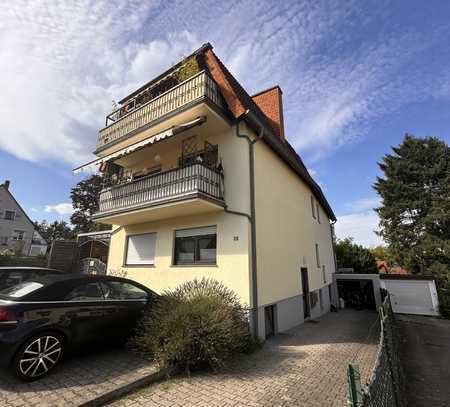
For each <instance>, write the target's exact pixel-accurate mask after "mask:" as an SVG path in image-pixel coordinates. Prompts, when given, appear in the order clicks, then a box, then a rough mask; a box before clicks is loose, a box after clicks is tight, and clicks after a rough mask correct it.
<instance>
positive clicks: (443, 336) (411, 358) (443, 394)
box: [397, 315, 450, 407]
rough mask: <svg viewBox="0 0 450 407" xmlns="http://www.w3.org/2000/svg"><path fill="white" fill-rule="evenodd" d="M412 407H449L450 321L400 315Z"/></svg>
mask: <svg viewBox="0 0 450 407" xmlns="http://www.w3.org/2000/svg"><path fill="white" fill-rule="evenodd" d="M397 321H398V324H399V328H400V333H401V338H402V346H401V350H402V353H401V356H402V362H403V367H404V370H405V376H406V396H407V398H408V405H409V406H411V407H429V406H433V407H448V406H450V321H448V320H444V319H437V318H430V317H422V316H418V315H414V316H412V315H398V316H397Z"/></svg>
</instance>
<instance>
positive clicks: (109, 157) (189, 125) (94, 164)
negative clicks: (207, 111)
mask: <svg viewBox="0 0 450 407" xmlns="http://www.w3.org/2000/svg"><path fill="white" fill-rule="evenodd" d="M205 122H206V117H205V116H201V117H197V118H196V119H195V120H192V121H190V122H187V123H183V124H181V125H179V126H174V127H171V128H170V129H168V130H165V131H162V132H161V133H158V134H154V135H153V136H150V137H148V138H146V139H144V140H141V141H138V142H137V143H134V144H131V145H130V146H127V147H124V148H121V149H120V150H118V151H115V152H114V153H111V154H108V155H105V156H104V157H101V158H97V159H96V160H93V161H90V162H88V163H86V164H83V165H80V166H79V167H77V168H74V169H73V170H72V171H73V173H74V174H78V173H79V172H81V171H84V170H87V169H91V170H94V171H96V170H97V167H98V166H99V165H100V164H101V163H105V162H107V161H111V160H114V159H117V158H120V157H123V156H125V155H128V154H130V153H132V152H134V151H136V150H140V149H141V148H144V147H146V146H149V145H151V144H154V143H156V142H158V141H161V140H164V139H166V138H168V137H172V136H174V135H175V134H178V133H181V132H183V131H186V130H188V129H190V128H192V127H195V126H200V125H201V124H203V123H205Z"/></svg>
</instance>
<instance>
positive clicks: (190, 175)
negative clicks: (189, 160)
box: [93, 163, 225, 225]
mask: <svg viewBox="0 0 450 407" xmlns="http://www.w3.org/2000/svg"><path fill="white" fill-rule="evenodd" d="M224 205H225V203H224V197H223V182H222V174H221V173H220V172H219V171H217V170H215V169H212V168H210V167H208V166H206V165H204V164H200V163H195V164H191V165H188V166H184V167H179V168H175V169H172V170H168V171H164V172H161V173H158V174H156V175H150V176H146V177H143V178H140V179H138V180H136V181H132V182H128V183H125V184H123V185H118V186H113V187H108V188H106V189H104V190H103V191H101V192H100V196H99V211H98V212H97V213H96V214H95V215H94V216H93V218H94V219H95V220H98V221H100V222H102V223H110V224H117V225H122V224H131V223H134V222H136V223H138V222H143V221H153V220H158V219H163V218H168V217H174V216H185V215H189V214H196V213H201V212H205V211H211V210H222V209H223V207H224ZM131 213H134V215H132V214H131ZM136 213H138V214H139V216H138V217H136Z"/></svg>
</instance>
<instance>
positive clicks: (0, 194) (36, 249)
mask: <svg viewBox="0 0 450 407" xmlns="http://www.w3.org/2000/svg"><path fill="white" fill-rule="evenodd" d="M9 188H10V182H9V181H5V182H4V183H3V184H0V252H4V251H5V250H9V251H13V252H15V253H20V254H22V255H25V256H37V255H38V254H45V253H46V251H47V242H46V241H45V240H44V239H43V238H42V236H41V235H40V234H39V233H38V232H37V231H36V230H35V228H34V224H33V222H32V220H31V219H30V218H29V217H28V215H27V214H26V213H25V211H24V210H23V209H22V207H21V206H20V205H19V203H18V202H17V201H16V199H15V198H14V196H13V195H12V193H11V191H10V189H9Z"/></svg>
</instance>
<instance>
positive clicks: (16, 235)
mask: <svg viewBox="0 0 450 407" xmlns="http://www.w3.org/2000/svg"><path fill="white" fill-rule="evenodd" d="M24 234H25V232H24V231H23V230H15V231H14V232H13V235H12V239H13V240H23V236H24Z"/></svg>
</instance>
